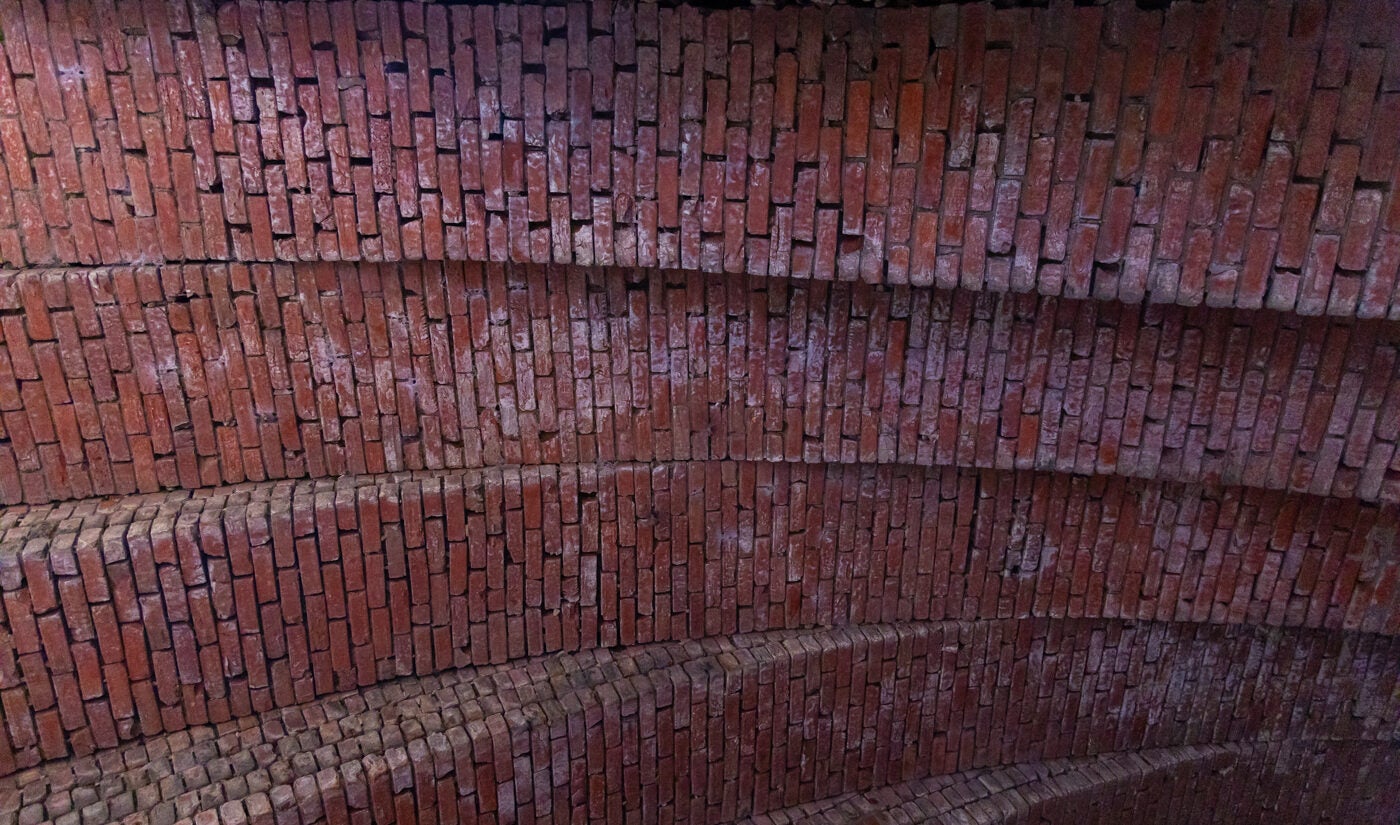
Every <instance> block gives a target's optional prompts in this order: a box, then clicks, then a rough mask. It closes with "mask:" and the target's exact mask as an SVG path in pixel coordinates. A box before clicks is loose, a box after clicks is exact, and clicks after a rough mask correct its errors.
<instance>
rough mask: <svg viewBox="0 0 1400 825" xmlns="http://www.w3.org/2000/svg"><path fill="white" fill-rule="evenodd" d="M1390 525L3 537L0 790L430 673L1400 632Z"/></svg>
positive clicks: (809, 506) (652, 473) (270, 514)
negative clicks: (769, 640)
mask: <svg viewBox="0 0 1400 825" xmlns="http://www.w3.org/2000/svg"><path fill="white" fill-rule="evenodd" d="M1395 541H1396V537H1395V528H1394V513H1393V512H1388V511H1381V510H1378V509H1377V508H1374V507H1371V506H1366V505H1359V504H1357V503H1355V502H1340V501H1336V500H1324V499H1301V500H1299V499H1290V498H1286V497H1284V496H1281V495H1279V494H1275V493H1265V492H1260V491H1250V490H1241V489H1227V490H1222V491H1207V490H1202V489H1201V488H1199V487H1183V486H1180V485H1160V484H1156V483H1146V482H1133V481H1123V480H1104V479H1073V478H1071V477H1068V476H1064V475H1049V474H1036V473H993V472H985V471H984V472H974V471H947V470H944V471H931V470H922V469H914V468H887V467H881V468H873V467H843V466H839V465H830V466H826V467H820V466H814V465H805V464H797V465H785V464H776V465H775V464H769V463H759V464H754V463H742V462H712V463H704V464H702V463H677V464H671V465H664V464H661V465H604V466H594V465H583V466H565V467H557V468H556V467H543V468H532V467H526V468H523V469H504V470H502V469H490V470H485V471H475V472H469V473H446V474H442V473H439V474H431V475H420V476H416V477H409V476H381V477H373V478H372V477H365V476H356V477H350V478H345V479H341V480H338V481H334V482H332V481H321V482H299V483H295V484H293V483H285V482H284V483H281V484H261V485H244V486H241V487H235V488H224V489H218V490H212V491H202V492H199V493H196V494H186V493H175V494H167V495H152V496H138V497H127V498H124V499H121V500H119V501H118V502H114V503H110V502H109V503H103V504H99V503H95V502H90V501H89V502H81V503H78V504H63V505H53V506H46V507H35V508H33V509H32V510H29V511H25V510H24V509H23V508H10V509H9V510H7V511H6V512H5V514H4V515H3V516H0V600H2V601H3V607H4V616H3V623H0V633H3V635H4V638H6V639H9V640H11V644H12V646H13V647H12V649H11V650H10V651H7V655H6V656H5V658H4V660H3V661H0V686H3V687H0V707H3V718H4V721H5V724H6V731H5V732H4V733H3V735H0V768H4V767H5V766H7V765H8V766H15V765H21V766H23V765H31V764H34V763H35V762H36V761H37V760H39V759H40V758H55V757H59V756H63V755H65V754H67V753H70V752H77V753H89V752H91V751H92V750H93V749H94V748H95V747H110V746H113V745H115V744H117V742H118V741H120V740H125V739H129V738H132V737H135V736H139V735H142V734H151V733H154V732H157V731H163V730H164V731H171V730H179V729H182V728H183V727H185V726H186V725H187V724H199V723H202V722H204V721H206V720H212V721H216V722H218V721H224V720H227V719H229V718H235V717H239V716H242V715H246V714H249V713H252V712H254V711H259V710H266V709H268V708H271V707H277V706H284V707H285V706H290V705H293V704H295V703H297V702H299V701H306V700H308V699H310V698H311V697H314V696H320V695H325V694H328V693H331V692H333V691H337V690H346V689H350V688H354V687H356V686H367V685H371V684H374V683H376V682H377V681H379V680H382V679H392V678H394V677H395V676H401V675H406V674H418V675H426V674H431V673H435V672H438V671H442V670H445V669H449V668H453V667H461V666H463V665H469V664H487V663H499V662H507V661H510V660H513V659H518V658H521V657H525V656H530V655H534V656H538V655H542V654H548V653H555V652H559V651H576V650H587V649H592V648H595V647H614V646H617V645H634V644H640V643H647V642H655V641H670V640H685V639H698V638H706V637H710V636H716V635H725V634H733V633H740V632H748V631H755V630H759V631H763V630H773V629H781V628H801V627H810V626H812V625H813V624H816V625H827V626H830V625H859V624H862V623H865V622H907V621H928V620H935V621H938V620H969V621H970V620H979V619H997V618H1011V617H1018V618H1019V617H1031V616H1038V617H1055V618H1062V617H1096V618H1113V619H1145V620H1159V621H1179V622H1209V623H1225V624H1232V625H1233V624H1244V623H1248V624H1254V625H1273V626H1290V627H1309V628H1331V629H1338V630H1342V629H1346V630H1363V631H1384V632H1386V633H1390V634H1394V633H1396V632H1397V631H1400V605H1397V604H1396V600H1395V590H1396V587H1397V585H1400V558H1398V557H1397V556H1396V554H1395V552H1394V545H1395Z"/></svg>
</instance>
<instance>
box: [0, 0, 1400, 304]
mask: <svg viewBox="0 0 1400 825" xmlns="http://www.w3.org/2000/svg"><path fill="white" fill-rule="evenodd" d="M0 25H3V27H4V30H5V32H6V46H5V52H6V55H7V57H8V61H7V63H8V65H7V66H6V67H5V68H4V69H3V70H0V72H3V73H0V146H2V147H3V148H4V150H5V157H6V166H7V169H8V171H9V175H8V177H9V180H8V181H7V182H6V183H5V184H4V185H3V188H0V261H7V262H10V263H11V264H26V263H28V264H51V263H57V262H66V263H84V264H96V263H103V264H118V263H136V262H139V261H140V262H151V261H158V260H165V261H186V260H190V261H205V260H240V261H247V260H292V261H296V260H361V259H363V260H398V259H406V260H420V259H442V258H449V259H469V260H477V261H480V260H488V259H489V260H497V261H503V260H515V261H534V262H536V263H548V262H555V263H574V264H584V265H590V264H601V265H608V264H618V265H621V266H644V267H656V266H661V267H682V268H685V269H700V270H704V271H709V272H721V271H723V272H749V273H753V274H770V275H778V276H784V275H793V276H797V277H804V276H807V277H816V278H826V279H829V278H833V277H841V278H843V279H862V280H868V281H887V282H890V283H915V284H938V285H941V286H945V287H951V286H955V285H961V286H963V287H964V288H971V289H984V288H985V289H992V290H1007V289H1013V290H1017V291H1026V290H1038V291H1041V292H1045V293H1049V294H1064V295H1067V296H1070V297H1087V296H1089V295H1093V296H1094V297H1097V298H1109V299H1111V298H1121V299H1124V300H1128V301H1140V300H1142V299H1143V297H1144V296H1148V297H1151V298H1152V299H1154V300H1162V301H1169V302H1177V303H1183V304H1199V303H1201V302H1203V301H1205V302H1208V303H1210V304H1212V305H1217V306H1232V305H1237V306H1245V307H1258V306H1263V305H1267V306H1269V307H1270V308H1273V309H1279V310H1296V311H1298V312H1301V313H1304V314H1320V313H1329V314H1340V315H1357V314H1359V315H1363V316H1367V317H1380V316H1385V315H1389V316H1391V317H1396V316H1397V313H1400V298H1398V297H1397V295H1396V292H1395V276H1396V269H1397V266H1400V200H1397V199H1396V197H1395V195H1394V192H1395V189H1394V186H1393V184H1394V182H1395V179H1396V178H1395V176H1396V174H1397V169H1400V167H1397V165H1396V163H1395V161H1396V154H1397V150H1396V143H1395V141H1394V140H1391V139H1390V137H1391V136H1393V135H1394V134H1395V133H1396V131H1397V130H1400V45H1398V44H1400V38H1397V36H1396V35H1397V32H1400V19H1398V18H1397V16H1396V13H1395V9H1394V6H1393V4H1390V3H1388V2H1385V0H1345V1H1344V2H1338V3H1335V4H1322V3H1300V4H1299V5H1298V6H1297V7H1296V8H1294V7H1293V6H1292V5H1291V4H1288V3H1276V4H1271V5H1267V6H1261V5H1259V4H1255V3H1237V4H1230V5H1228V6H1227V5H1226V4H1224V3H1222V2H1213V3H1209V4H1204V5H1201V4H1189V3H1183V4H1178V5H1176V6H1174V7H1173V8H1172V10H1171V11H1170V12H1169V13H1165V14H1164V13H1162V12H1160V11H1155V10H1154V11H1143V10H1139V9H1137V8H1136V6H1135V5H1134V4H1133V3H1129V2H1115V3H1112V4H1110V5H1108V6H1091V7H1086V8H1074V9H1056V10H1054V11H1053V12H1052V11H1049V10H1045V9H1014V10H1012V9H999V10H998V9H992V8H989V7H988V6H986V5H984V4H967V5H962V6H954V5H946V6H941V7H936V8H916V9H911V10H882V11H878V12H876V11H873V10H869V9H857V8H853V7H850V6H837V7H835V8H832V9H822V8H815V7H813V8H786V9H782V10H777V11H775V10H772V9H755V10H748V9H742V10H723V9H715V10H700V9H696V8H693V7H688V6H682V7H680V8H674V9H671V8H667V9H661V8H658V7H656V6H653V5H647V4H643V5H641V6H635V7H634V6H633V5H631V4H628V3H619V4H616V5H614V4H612V3H598V4H594V5H586V4H584V3H574V4H570V5H560V6H552V7H551V6H544V7H540V6H532V5H527V6H523V7H520V8H517V7H515V6H510V5H505V6H500V7H494V6H479V7H472V6H460V7H447V6H438V5H426V6H418V5H413V4H399V3H397V2H385V3H375V2H358V3H349V2H337V3H331V4H320V3H312V4H309V5H303V4H301V3H293V4H283V3H280V2H279V3H273V2H267V3H242V4H239V5H233V4H231V3H229V4H223V5H221V6H219V7H218V10H217V13H209V12H206V11H203V10H202V9H201V8H200V7H199V6H195V7H193V8H192V7H190V6H187V5H186V3H185V2H184V0H179V1H178V2H172V3H169V4H163V3H137V2H115V1H114V0H77V2H70V3H65V4H63V5H60V6H48V7H47V8H45V7H43V6H42V5H40V4H37V3H34V2H32V1H31V2H21V1H20V0H6V2H5V3H4V4H2V5H0Z"/></svg>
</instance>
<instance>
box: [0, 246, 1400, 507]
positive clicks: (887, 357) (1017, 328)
mask: <svg viewBox="0 0 1400 825" xmlns="http://www.w3.org/2000/svg"><path fill="white" fill-rule="evenodd" d="M5 309H9V310H11V311H12V314H10V315H8V316H0V330H4V333H5V346H6V348H7V353H8V359H6V358H5V357H4V356H5V354H6V353H5V352H4V351H0V420H3V422H4V425H5V429H6V430H7V432H8V434H9V436H10V438H9V443H8V444H7V445H0V465H4V466H5V467H6V469H7V473H6V474H5V475H7V476H8V482H7V483H4V484H0V496H2V497H3V499H4V500H6V501H11V502H16V501H30V502H41V501H46V500H50V499H53V498H70V497H75V496H78V497H81V496H88V495H94V494H104V495H105V494H111V493H130V492H135V491H137V490H141V491H152V490H156V489H159V488H162V487H192V486H200V485H210V484H219V483H221V482H223V483H229V482H234V483H236V482H240V481H244V480H264V479H280V478H295V477H299V476H305V475H311V476H324V475H339V474H342V473H347V472H349V473H365V472H371V473H374V472H384V471H386V470H389V471H393V470H405V469H409V470H419V469H436V468H442V467H448V468H458V467H480V466H483V465H486V466H490V465H496V464H501V463H505V464H521V463H523V464H540V463H560V462H572V461H633V460H641V461H651V460H670V459H711V458H741V459H742V458H747V459H771V460H789V461H820V462H864V463H907V464H920V465H924V466H948V465H957V466H967V467H974V466H975V467H996V468H999V469H1012V468H1038V469H1046V470H1059V471H1061V472H1068V473H1079V474H1090V473H1104V474H1121V475H1128V476H1137V477H1149V478H1160V479H1164V480H1175V481H1206V482H1211V483H1225V484H1247V485H1250V486H1258V487H1266V488H1270V489H1291V490H1295V491H1298V492H1310V493H1314V494H1333V495H1337V496H1342V497H1351V496H1356V497H1359V498H1363V499H1366V500H1371V501H1376V500H1383V501H1387V502H1392V503H1394V502H1397V501H1400V452H1397V451H1396V443H1397V440H1400V358H1397V355H1400V333H1398V332H1397V330H1396V328H1395V326H1394V325H1393V324H1382V323H1375V322H1362V323H1355V322H1346V321H1337V320H1323V319H1302V318H1297V317H1294V316H1280V315H1278V314H1276V313H1257V312H1244V311H1224V310H1217V311H1204V310H1203V309H1200V308H1197V309H1186V308H1179V307H1156V306H1143V307H1127V306H1122V305H1119V304H1115V303H1099V302H1092V301H1067V300H1063V299H1056V298H1037V297H1033V296H1015V297H1013V296H993V295H978V294H976V293H973V292H968V291H957V292H943V291H933V290H924V289H914V290H911V289H907V288H888V287H869V286H864V285H855V286H851V285H845V284H836V285H831V284H827V283H822V282H795V281H787V280H775V279H763V278H746V277H722V276H718V277H708V278H707V277H703V276H700V275H697V274H693V273H692V274H686V273H680V272H665V273H655V272H648V271H644V270H619V269H592V270H584V269H569V268H563V267H558V268H552V269H551V268H545V267H533V266H506V267H499V266H485V267H483V266H481V265H477V264H470V263H469V264H465V265H463V264H454V263H449V264H446V265H443V264H436V263H429V264H427V265H421V266H420V265H405V266H349V265H342V266H339V267H335V266H331V265H328V264H327V265H318V266H302V267H296V268H293V267H291V266H287V265H279V266H275V267H273V266H260V265H254V266H252V267H247V266H242V265H234V266H231V267H228V266H223V265H217V266H182V267H176V266H166V267H160V268H141V269H135V270H132V269H128V268H118V269H115V270H105V269H103V270H58V271H40V272H35V273H32V274H22V275H14V276H9V277H6V276H5V275H0V312H3V311H4V310H5ZM21 319H22V320H21Z"/></svg>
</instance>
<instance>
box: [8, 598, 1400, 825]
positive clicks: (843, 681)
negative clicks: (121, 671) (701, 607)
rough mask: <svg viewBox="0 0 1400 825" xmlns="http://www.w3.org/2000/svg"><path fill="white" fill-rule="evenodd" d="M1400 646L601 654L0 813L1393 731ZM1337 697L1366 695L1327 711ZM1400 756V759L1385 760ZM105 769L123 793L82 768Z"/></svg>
mask: <svg viewBox="0 0 1400 825" xmlns="http://www.w3.org/2000/svg"><path fill="white" fill-rule="evenodd" d="M1398 653H1400V646H1397V643H1396V642H1395V641H1394V640H1390V639H1385V640H1382V639H1380V638H1379V637H1362V638H1361V639H1360V640H1359V644H1357V643H1356V642H1350V643H1348V642H1344V641H1343V640H1342V639H1340V638H1338V637H1336V636H1334V635H1331V634H1322V633H1315V632H1308V631H1289V632H1279V631H1270V632H1262V631H1259V630H1257V629H1250V628H1239V627H1231V628H1225V627H1210V626H1207V625H1189V624H1166V625H1162V624H1153V623H1142V624H1127V625H1125V624H1123V623H1120V622H1104V621H1083V620H1053V621H1019V622H1017V621H1000V622H979V623H956V624H951V623H932V624H930V623H918V624H904V625H877V624H870V625H866V626H864V627H862V628H855V629H850V630H821V631H798V632H776V633H759V634H741V635H738V636H733V637H729V638H722V639H721V638H716V639H710V640H707V641H705V642H697V641H692V642H685V643H673V644H662V645H642V646H637V647H632V648H628V649H625V650H623V651H615V652H614V651H607V650H603V649H598V650H594V651H590V652H586V653H579V654H574V655H569V656H563V657H549V658H546V659H543V660H531V661H530V662H528V663H522V664H518V665H507V666H502V667H492V668H484V669H468V670H463V671H454V672H452V673H449V674H445V675H443V676H441V677H426V678H421V679H417V678H415V679H408V680H402V681H400V682H396V683H394V684H393V685H390V686H385V687H372V688H368V689H366V690H365V691H363V692H361V693H356V694H351V695H349V696H345V697H337V698H335V699H332V700H326V701H320V702H313V703H310V704H307V705H303V706H299V707H297V708H293V709H286V710H282V711H275V712H271V713H268V714H264V715H262V716H261V717H247V718H245V719H244V720H243V721H241V722H239V723H231V724H228V725H224V726H219V727H217V728H214V729H212V730H211V729H209V728H202V729H200V730H199V731H198V732H197V733H193V734H176V735H173V736H169V737H153V738H152V739H150V740H148V741H147V742H145V743H143V744H138V745H134V746H129V747H128V748H126V749H123V750H121V751H116V752H112V753H111V755H110V758H108V759H107V760H106V764H105V766H104V764H103V760H102V759H101V758H98V759H92V758H89V759H81V760H77V761H75V762H72V763H62V764H59V765H56V766H52V767H48V768H43V769H39V770H33V771H26V772H24V773H22V774H20V775H19V776H18V778H17V786H16V787H14V788H12V789H11V790H10V791H9V792H8V793H4V794H0V816H4V815H5V812H6V811H8V812H9V816H10V817H11V819H10V820H9V821H12V822H13V821H16V820H15V819H14V817H15V816H16V813H15V812H16V809H17V807H18V806H20V805H27V806H28V809H29V811H28V812H20V814H19V815H20V816H23V817H24V819H23V820H22V821H26V822H28V821H39V820H40V819H42V818H43V816H44V812H45V808H46V807H48V809H49V810H52V811H54V812H63V811H69V810H73V809H74V808H76V807H78V806H82V807H81V810H83V811H88V810H89V809H90V808H92V806H94V805H95V806H98V807H97V808H95V809H93V815H94V817H95V819H96V820H97V821H113V820H121V821H123V822H127V823H132V825H135V823H145V822H169V821H172V820H174V819H176V818H179V817H191V818H193V821H194V822H216V821H221V822H229V823H234V822H237V823H242V822H249V823H257V822H272V821H273V816H274V812H279V811H296V812H297V813H296V814H291V816H296V815H299V816H300V818H299V819H290V820H280V819H279V820H278V821H294V822H300V823H323V822H327V823H329V822H352V821H373V822H380V823H417V822H422V821H428V822H440V821H444V820H445V821H449V822H450V821H459V822H507V821H519V822H553V821H566V820H567V821H572V820H573V819H575V818H577V819H580V820H585V821H595V820H596V821H607V822H625V821H643V822H696V823H699V822H731V821H734V820H735V819H736V818H737V817H743V816H747V815H751V814H762V813H765V812H767V811H770V810H775V809H780V808H783V807H788V806H792V805H798V804H801V803H804V802H809V801H812V800H816V799H821V798H825V797H830V796H833V795H838V794H842V793H849V792H852V791H857V790H862V789H865V788H869V787H871V786H872V785H877V786H878V785H883V784H889V783H892V782H901V781H905V780H910V779H918V778H920V777H923V776H927V775H929V774H930V773H934V774H938V773H950V772H957V771H967V770H971V769H973V768H976V767H978V766H981V765H996V764H1000V763H1024V762H1038V761H1040V760H1045V759H1063V758H1066V757H1073V756H1084V755H1087V754H1090V753H1098V752H1102V751H1115V750H1116V751H1123V750H1132V749H1141V748H1166V747H1181V746H1189V745H1211V744H1222V743H1231V742H1237V741H1250V740H1254V739H1265V740H1295V739H1303V740H1306V739H1309V738H1312V737H1313V736H1315V735H1316V734H1317V733H1319V732H1323V731H1325V732H1326V733H1327V735H1329V736H1330V735H1335V736H1350V737H1356V738H1358V739H1359V740H1362V741H1369V740H1375V739H1388V738H1393V737H1394V736H1395V734H1396V726H1397V715H1396V714H1395V710H1396V709H1395V707H1394V706H1393V705H1390V704H1388V703H1386V702H1385V701H1384V697H1386V696H1387V695H1388V694H1389V693H1390V692H1391V690H1393V686H1394V684H1395V681H1396V679H1397V678H1398V677H1400V655H1397V654H1398ZM1000 662H1007V663H1010V662H1016V663H1017V664H1016V665H1015V666H1014V667H1004V666H999V663H1000ZM1341 692H1346V693H1349V694H1351V695H1353V696H1354V697H1355V698H1354V700H1352V701H1347V702H1336V701H1333V698H1332V697H1334V696H1336V695H1338V694H1339V693H1341ZM1110 764H1111V763H1110ZM1283 764H1284V766H1286V765H1287V762H1286V761H1285V762H1284V763H1283ZM1353 764H1354V763H1353ZM1395 766H1396V758H1395V757H1394V755H1393V754H1391V755H1388V756H1387V758H1384V759H1383V760H1382V761H1381V762H1380V763H1379V764H1377V765H1376V766H1375V769H1376V770H1377V771H1378V772H1384V771H1385V770H1386V769H1390V770H1393V769H1394V768H1395ZM96 775H104V776H105V777H106V779H107V781H106V783H105V784H104V786H102V787H101V790H102V792H103V794H104V795H105V798H103V797H97V798H94V796H95V795H94V794H92V793H90V792H86V785H85V783H83V781H82V779H81V778H82V777H85V776H86V777H92V776H96ZM75 780H76V781H75ZM20 788H23V790H22V791H21V790H20ZM1361 796H1363V797H1364V796H1365V794H1362V795H1361ZM1110 798H1116V797H1110ZM1390 804H1391V805H1393V800H1392V801H1391V803H1390ZM201 811H202V813H201ZM26 813H27V814H28V815H27V816H26ZM201 816H203V817H204V818H203V819H201V818H199V817H201ZM186 821H188V820H186ZM1118 821H1122V820H1118ZM1286 821H1287V820H1286ZM1295 821H1299V822H1301V821H1303V820H1295Z"/></svg>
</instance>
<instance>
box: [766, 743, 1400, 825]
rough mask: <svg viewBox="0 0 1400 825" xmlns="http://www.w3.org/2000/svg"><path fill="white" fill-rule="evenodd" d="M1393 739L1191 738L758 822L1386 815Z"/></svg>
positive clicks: (937, 783) (939, 780) (1391, 811)
mask: <svg viewBox="0 0 1400 825" xmlns="http://www.w3.org/2000/svg"><path fill="white" fill-rule="evenodd" d="M1397 759H1400V757H1398V756H1397V755H1396V753H1395V750H1394V749H1393V748H1391V747H1390V746H1388V745H1377V744H1373V743H1358V742H1335V741H1312V742H1310V741H1287V740H1285V741H1282V742H1271V743H1265V744H1243V745H1220V746H1187V747H1181V748H1160V749H1153V750H1142V751H1132V752H1123V753H1111V754H1103V755H1102V756H1100V757H1098V758H1096V759H1059V760H1046V761H1044V762H1038V763H1034V764H1029V765H1009V766H1006V767H1001V768H988V769H985V770H977V771H967V772H964V773H960V774H953V775H950V776H940V777H934V778H930V779H924V780H916V781H913V782H905V783H901V784H897V785H890V786H886V787H884V788H879V789H876V790H872V791H868V792H865V793H857V794H847V795H844V796H837V797H832V798H830V799H826V800H822V801H820V802H814V803H809V804H806V805H797V806H794V807H792V808H787V809H783V810H780V811H774V812H772V813H770V814H765V815H763V816H758V817H754V818H753V819H752V820H750V821H751V823H752V825H788V823H794V824H795V823H799V822H811V823H819V824H820V825H836V823H842V824H843V825H886V824H887V823H888V824H889V825H893V823H898V822H979V823H994V824H995V825H1019V824H1020V823H1026V825H1030V824H1031V823H1034V825H1059V823H1065V824H1066V825H1068V824H1069V823H1084V825H1095V824H1096V823H1118V822H1140V823H1145V824H1147V823H1163V825H1166V824H1167V823H1173V824H1175V823H1201V825H1207V823H1214V822H1222V821H1229V822H1239V823H1246V822H1258V823H1261V825H1262V823H1272V822H1279V823H1289V822H1298V823H1303V822H1321V821H1338V822H1348V821H1356V822H1385V821H1389V820H1390V819H1393V818H1394V817H1395V816H1396V814H1397V812H1400V807H1397V803H1396V802H1395V801H1394V800H1393V799H1392V798H1390V797H1389V794H1388V791H1387V788H1388V784H1389V782H1390V779H1389V777H1391V776H1394V775H1395V773H1396V770H1397V768H1396V762H1397Z"/></svg>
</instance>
